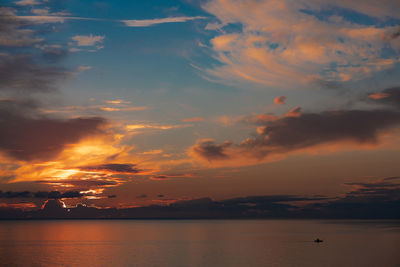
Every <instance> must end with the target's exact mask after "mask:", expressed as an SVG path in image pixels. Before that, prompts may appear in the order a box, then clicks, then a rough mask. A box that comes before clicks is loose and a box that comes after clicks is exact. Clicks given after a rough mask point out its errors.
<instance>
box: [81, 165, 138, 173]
mask: <svg viewBox="0 0 400 267" xmlns="http://www.w3.org/2000/svg"><path fill="white" fill-rule="evenodd" d="M79 169H80V170H83V171H99V172H102V171H106V172H112V173H116V174H135V173H140V172H142V170H141V169H138V168H136V164H120V163H111V164H101V165H94V166H83V167H79Z"/></svg>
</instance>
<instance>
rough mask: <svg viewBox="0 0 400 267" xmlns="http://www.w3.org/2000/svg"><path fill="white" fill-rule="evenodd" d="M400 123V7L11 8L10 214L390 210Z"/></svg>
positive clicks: (52, 0)
mask: <svg viewBox="0 0 400 267" xmlns="http://www.w3.org/2000/svg"><path fill="white" fill-rule="evenodd" d="M399 126H400V2H399V1H397V0H381V1H379V2H377V1H375V0H363V1H349V0H347V1H344V0H338V1H335V2H334V3H333V2H332V1H326V0H296V1H294V0H293V1H291V0H281V1H277V0H180V1H178V0H176V1H169V0H151V1H136V0H135V1H121V0H115V1H110V0H108V1H106V0H96V1H95V0H88V1H77V0H12V1H11V0H3V1H2V2H1V3H0V129H1V130H0V190H1V193H0V206H1V207H18V208H39V207H41V205H42V204H43V201H44V200H45V197H40V198H38V197H32V194H30V193H29V194H27V193H25V194H24V193H23V192H36V193H37V192H42V194H39V195H41V196H43V194H44V195H45V196H48V194H46V192H47V193H49V192H54V191H58V192H60V194H61V195H58V198H61V199H63V201H64V202H65V203H66V205H68V206H73V205H76V204H78V203H85V204H86V205H90V206H95V207H99V208H105V207H118V208H124V207H137V206H146V205H152V204H157V205H168V204H170V203H174V202H176V201H181V200H192V199H196V198H204V197H207V198H211V199H213V200H222V199H229V198H235V197H247V196H270V195H287V196H299V197H304V198H306V197H318V196H324V197H327V198H340V197H345V196H347V195H348V194H349V192H350V193H351V192H358V193H359V194H361V195H362V194H364V193H366V192H367V193H371V191H370V190H372V189H371V188H372V187H373V190H375V191H374V192H373V193H374V194H375V193H376V194H379V196H383V197H384V196H385V193H387V192H386V191H385V190H382V189H393V188H394V189H396V190H399V188H398V186H399V184H398V181H399V179H400V178H399V176H400V164H399V160H398V159H399V158H400V129H399ZM371 185H374V186H371ZM368 188H370V190H369V191H368V190H367V189H368ZM364 189H365V190H364ZM378 191H379V192H378ZM4 192H9V193H8V194H5V193H4ZM390 192H393V191H390ZM396 192H397V191H396ZM346 194H347V195H346Z"/></svg>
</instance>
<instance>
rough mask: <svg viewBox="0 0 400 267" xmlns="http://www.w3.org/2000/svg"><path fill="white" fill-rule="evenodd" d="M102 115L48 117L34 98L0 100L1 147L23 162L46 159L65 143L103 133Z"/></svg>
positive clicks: (59, 150) (58, 150) (58, 151)
mask: <svg viewBox="0 0 400 267" xmlns="http://www.w3.org/2000/svg"><path fill="white" fill-rule="evenodd" d="M105 123H106V121H105V120H104V119H103V118H99V117H91V118H74V119H59V118H50V117H47V116H45V115H43V114H40V112H39V111H38V109H37V106H36V104H35V102H33V101H17V100H9V99H6V100H0V129H1V131H0V150H1V151H2V152H4V153H6V154H7V155H9V156H11V157H13V158H15V159H18V160H24V161H32V160H49V159H52V158H53V157H54V156H56V155H57V154H58V153H60V152H61V151H62V150H63V149H64V148H65V146H66V145H68V144H73V143H77V142H78V141H79V140H81V139H82V138H84V137H87V136H89V135H94V134H100V133H102V130H101V126H103V125H104V124H105Z"/></svg>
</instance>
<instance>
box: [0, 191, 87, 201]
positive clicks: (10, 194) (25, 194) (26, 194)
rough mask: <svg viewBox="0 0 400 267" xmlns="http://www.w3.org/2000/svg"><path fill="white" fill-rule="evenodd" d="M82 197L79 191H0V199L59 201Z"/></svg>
mask: <svg viewBox="0 0 400 267" xmlns="http://www.w3.org/2000/svg"><path fill="white" fill-rule="evenodd" d="M83 196H84V195H83V194H81V193H80V192H79V191H66V192H63V193H62V192H59V191H50V192H47V191H39V192H30V191H21V192H14V191H7V192H3V191H1V190H0V198H8V199H10V198H45V199H59V198H81V197H83Z"/></svg>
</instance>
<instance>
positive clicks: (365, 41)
mask: <svg viewBox="0 0 400 267" xmlns="http://www.w3.org/2000/svg"><path fill="white" fill-rule="evenodd" d="M347 2H349V1H347ZM347 2H346V1H335V3H333V4H332V3H331V4H329V5H328V4H327V2H326V1H323V0H300V1H295V2H293V1H289V0H283V1H278V2H277V1H273V0H257V1H256V0H241V1H237V0H211V1H207V2H206V3H205V4H204V5H203V8H204V9H205V10H206V11H207V12H209V13H210V14H212V15H214V16H215V17H216V18H217V19H218V22H219V23H220V24H219V25H220V27H219V28H216V34H217V35H216V36H215V37H213V38H212V39H211V40H210V44H211V48H212V49H213V52H214V54H213V56H214V58H215V59H216V60H218V61H219V63H220V64H218V65H215V66H214V67H212V68H208V69H204V73H205V75H206V76H207V77H209V78H210V79H213V80H216V81H220V82H223V83H227V84H230V85H237V82H242V83H251V84H253V85H258V86H264V87H265V86H268V87H281V88H291V87H297V88H298V87H302V88H305V87H309V86H311V85H314V86H315V85H317V84H321V83H323V84H341V83H345V82H349V81H358V80H361V79H364V78H367V77H372V75H374V73H377V72H381V71H384V70H388V69H391V68H393V67H395V66H397V64H398V62H399V56H400V51H399V50H398V48H399V47H400V44H399V43H397V41H398V38H386V39H385V38H383V36H393V37H395V36H397V35H396V33H397V31H398V27H395V26H392V25H385V26H373V25H366V24H362V23H357V22H356V21H352V20H351V19H350V18H349V16H347V15H346V14H345V12H343V10H346V9H351V10H348V12H354V13H356V12H361V13H363V12H367V13H365V14H367V15H368V16H370V17H371V18H377V17H379V18H381V19H387V18H388V17H392V18H394V17H396V18H398V17H399V15H398V14H397V13H396V12H393V10H396V11H399V10H400V4H399V3H398V2H397V3H396V2H395V1H394V0H387V5H388V6H386V7H379V8H378V7H377V5H376V3H374V2H373V1H372V0H370V1H367V2H368V4H365V2H364V1H363V3H360V2H356V3H352V4H349V3H347ZM389 6H390V7H391V8H388V7H389ZM392 8H393V9H392ZM372 10H373V11H374V12H375V13H374V12H372ZM354 18H355V17H353V19H354ZM310 29H312V30H310ZM385 49H392V50H393V53H391V54H390V56H388V55H387V54H385V52H384V51H385ZM317 81H318V83H316V82H317Z"/></svg>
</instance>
